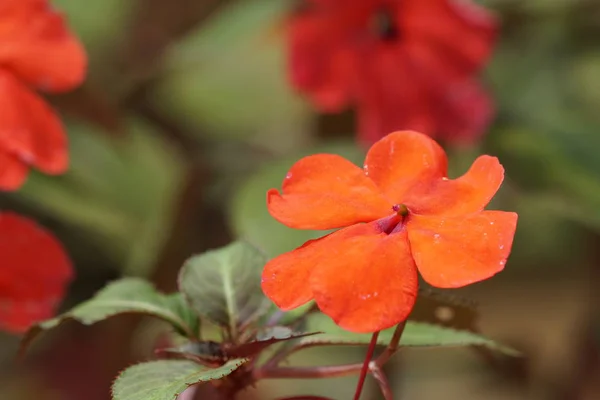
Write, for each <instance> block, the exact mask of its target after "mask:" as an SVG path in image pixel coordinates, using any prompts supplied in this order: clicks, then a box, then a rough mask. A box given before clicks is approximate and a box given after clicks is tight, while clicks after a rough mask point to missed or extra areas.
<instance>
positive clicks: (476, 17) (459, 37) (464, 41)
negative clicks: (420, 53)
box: [396, 0, 497, 77]
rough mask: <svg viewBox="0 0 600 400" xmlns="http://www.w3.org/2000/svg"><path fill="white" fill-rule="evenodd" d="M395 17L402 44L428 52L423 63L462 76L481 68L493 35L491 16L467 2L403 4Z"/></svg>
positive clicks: (431, 0) (434, 0)
mask: <svg viewBox="0 0 600 400" xmlns="http://www.w3.org/2000/svg"><path fill="white" fill-rule="evenodd" d="M396 17H397V18H398V20H399V21H400V26H401V27H402V32H403V33H404V34H405V38H404V39H405V41H408V42H411V43H413V44H417V45H420V46H422V48H429V49H431V52H430V56H432V57H433V59H430V60H429V61H428V62H426V63H427V64H429V65H430V66H434V67H442V68H446V69H447V71H448V72H450V71H453V73H454V74H461V73H462V77H467V76H469V75H471V74H473V73H474V72H477V71H478V70H479V69H480V68H481V67H482V66H483V65H484V63H485V62H486V61H487V59H488V56H489V55H490V52H491V49H492V46H493V43H494V41H495V39H496V34H497V21H496V18H495V17H494V15H493V14H491V13H489V12H488V11H486V10H485V9H484V8H482V7H479V6H477V5H476V4H474V3H473V2H470V1H468V0H467V1H464V0H461V1H456V0H420V1H404V2H400V3H399V5H398V8H397V11H396ZM430 56H428V57H430ZM421 61H423V60H421Z"/></svg>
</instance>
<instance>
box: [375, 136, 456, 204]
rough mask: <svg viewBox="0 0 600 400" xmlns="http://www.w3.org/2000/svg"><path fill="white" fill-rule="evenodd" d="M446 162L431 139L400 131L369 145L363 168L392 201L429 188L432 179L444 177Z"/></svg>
mask: <svg viewBox="0 0 600 400" xmlns="http://www.w3.org/2000/svg"><path fill="white" fill-rule="evenodd" d="M447 163H448V161H447V159H446V154H445V153H444V150H443V149H442V148H441V147H440V146H439V145H438V144H437V143H436V142H435V141H434V140H433V139H431V138H430V137H428V136H426V135H424V134H422V133H418V132H414V131H400V132H394V133H391V134H389V135H388V136H386V137H384V138H383V139H381V140H380V141H378V142H377V143H375V144H374V145H373V146H372V147H371V149H370V150H369V152H368V153H367V158H366V159H365V166H364V170H365V173H366V174H367V175H368V176H369V178H371V179H372V180H373V181H374V182H375V183H376V184H377V186H379V187H380V188H381V190H383V192H384V194H385V196H386V197H387V198H388V200H389V201H390V202H392V203H393V204H396V203H402V202H404V201H405V200H406V199H407V198H408V197H409V196H414V195H415V194H417V193H422V192H423V191H426V190H429V188H430V186H431V184H432V182H434V181H436V180H438V179H441V178H442V177H445V176H446V173H447Z"/></svg>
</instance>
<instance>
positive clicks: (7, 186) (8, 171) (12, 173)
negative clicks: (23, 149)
mask: <svg viewBox="0 0 600 400" xmlns="http://www.w3.org/2000/svg"><path fill="white" fill-rule="evenodd" d="M28 169H29V168H27V165H25V163H24V162H22V161H21V160H19V159H18V158H17V157H15V156H14V155H13V154H10V153H7V152H6V151H3V150H0V191H12V190H17V189H19V188H20V187H21V186H22V185H23V182H25V179H26V178H27V172H28ZM0 257H1V256H0Z"/></svg>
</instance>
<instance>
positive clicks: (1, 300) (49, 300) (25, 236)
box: [0, 213, 73, 333]
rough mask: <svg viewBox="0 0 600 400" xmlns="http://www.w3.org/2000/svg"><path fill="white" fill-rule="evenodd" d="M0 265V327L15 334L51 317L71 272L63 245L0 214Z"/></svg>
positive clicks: (32, 224) (13, 217)
mask: <svg viewBox="0 0 600 400" xmlns="http://www.w3.org/2000/svg"><path fill="white" fill-rule="evenodd" d="M0 266H1V267H0V329H2V330H8V331H11V332H15V333H19V332H23V331H25V330H26V329H27V328H28V327H29V326H30V325H31V324H33V323H35V322H38V321H41V320H43V319H46V318H50V317H51V316H52V314H53V313H54V309H55V308H56V306H57V304H58V303H59V302H60V300H61V299H62V297H63V295H64V292H65V288H66V286H67V284H68V283H69V282H70V281H71V278H72V275H73V269H72V267H71V262H70V261H69V258H68V257H67V255H66V253H65V251H64V249H63V247H62V245H61V244H60V243H59V242H58V241H57V240H56V239H55V238H54V237H53V236H52V235H51V234H50V233H49V232H47V231H46V230H45V229H42V228H41V227H39V226H38V225H37V224H36V223H35V222H33V221H31V220H29V219H27V218H24V217H20V216H18V215H16V214H13V213H0Z"/></svg>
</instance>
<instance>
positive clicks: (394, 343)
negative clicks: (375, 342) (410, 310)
mask: <svg viewBox="0 0 600 400" xmlns="http://www.w3.org/2000/svg"><path fill="white" fill-rule="evenodd" d="M405 327H406V321H402V322H400V323H399V324H398V325H397V326H396V330H395V331H394V335H393V336H392V339H391V340H390V343H389V344H388V345H387V347H386V348H385V350H384V351H383V353H381V354H380V355H379V357H377V360H376V364H377V365H378V366H380V367H381V366H383V364H385V363H386V362H388V361H389V359H390V358H391V357H392V356H393V355H394V354H395V353H396V352H397V351H398V347H399V345H400V339H401V338H402V334H403V333H404V328H405Z"/></svg>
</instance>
